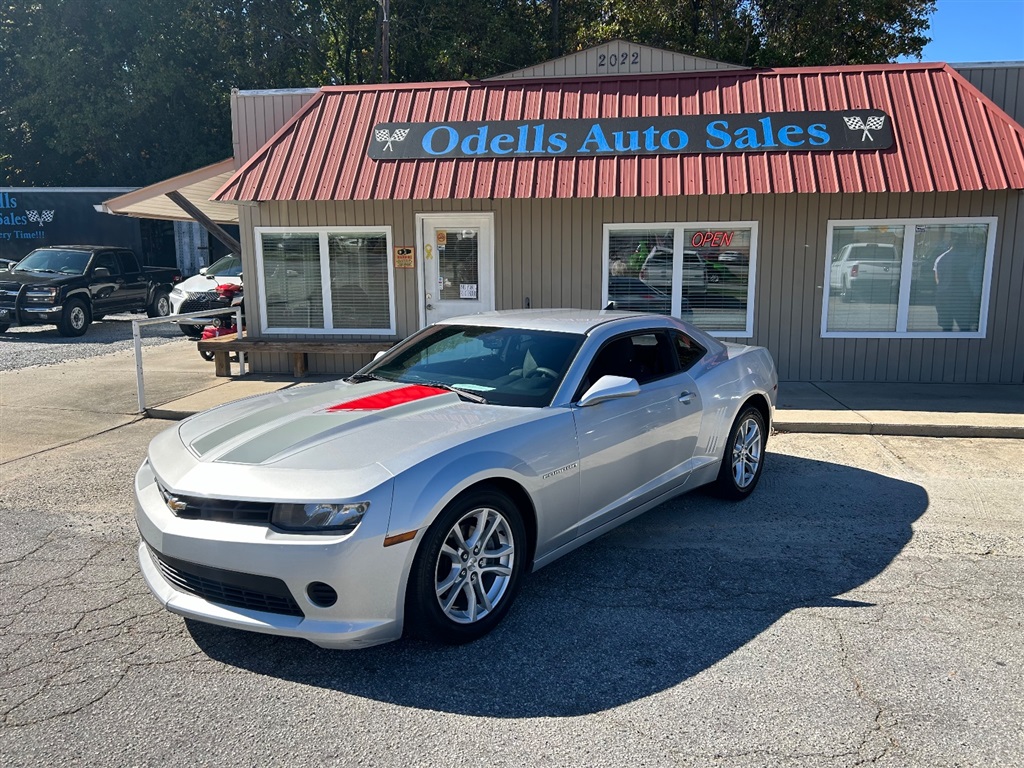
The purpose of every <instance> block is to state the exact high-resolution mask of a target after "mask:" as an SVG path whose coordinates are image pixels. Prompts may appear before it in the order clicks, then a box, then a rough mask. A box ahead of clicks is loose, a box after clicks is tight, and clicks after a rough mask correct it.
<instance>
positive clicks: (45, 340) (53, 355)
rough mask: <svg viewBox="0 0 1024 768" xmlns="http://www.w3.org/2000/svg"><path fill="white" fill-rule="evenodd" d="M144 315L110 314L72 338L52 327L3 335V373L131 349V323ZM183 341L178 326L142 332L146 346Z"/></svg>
mask: <svg viewBox="0 0 1024 768" xmlns="http://www.w3.org/2000/svg"><path fill="white" fill-rule="evenodd" d="M142 317H145V315H144V314H143V315H134V314H120V315H108V316H106V317H105V318H103V320H100V321H98V322H94V323H93V324H92V325H90V326H89V329H88V330H87V331H86V332H85V335H84V336H79V337H78V338H73V339H69V338H66V337H64V336H61V335H60V334H59V333H57V329H56V328H55V327H54V326H52V325H21V326H15V327H13V328H9V329H8V330H7V332H6V333H2V334H0V371H13V370H17V369H18V368H29V367H31V366H33V365H55V364H57V363H62V362H64V361H66V360H78V359H81V358H85V357H96V356H98V355H108V354H110V353H111V352H118V351H120V350H122V349H131V348H132V346H133V341H132V320H133V319H137V318H142ZM182 338H184V336H183V335H182V333H181V331H180V330H178V326H176V325H171V324H169V323H168V324H167V325H163V324H161V325H153V326H148V327H144V328H143V329H142V343H143V344H145V345H146V346H153V345H157V344H166V343H167V342H169V341H178V340H179V339H182Z"/></svg>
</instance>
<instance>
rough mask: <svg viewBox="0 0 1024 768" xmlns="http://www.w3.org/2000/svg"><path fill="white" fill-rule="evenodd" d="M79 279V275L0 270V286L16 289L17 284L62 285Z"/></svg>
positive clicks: (80, 277)
mask: <svg viewBox="0 0 1024 768" xmlns="http://www.w3.org/2000/svg"><path fill="white" fill-rule="evenodd" d="M81 279H82V276H81V275H55V274H51V273H49V272H28V271H25V272H0V287H4V288H8V289H10V288H12V287H13V288H15V289H17V286H18V285H63V284H64V283H73V282H75V281H76V280H81ZM5 283H10V284H11V285H4V284H5Z"/></svg>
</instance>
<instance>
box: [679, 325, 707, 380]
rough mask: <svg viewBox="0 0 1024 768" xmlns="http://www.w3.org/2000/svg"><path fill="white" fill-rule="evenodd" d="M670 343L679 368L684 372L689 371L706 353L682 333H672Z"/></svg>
mask: <svg viewBox="0 0 1024 768" xmlns="http://www.w3.org/2000/svg"><path fill="white" fill-rule="evenodd" d="M672 341H673V346H674V347H675V353H676V357H677V358H678V360H679V367H680V368H681V369H682V370H684V371H688V370H690V368H692V367H693V365H694V363H696V362H697V361H698V360H700V359H701V358H702V357H704V355H705V354H706V353H707V350H706V349H704V347H702V346H701V345H700V344H698V343H697V342H696V341H694V340H693V339H691V338H690V337H689V336H687V335H686V334H684V333H673V334H672Z"/></svg>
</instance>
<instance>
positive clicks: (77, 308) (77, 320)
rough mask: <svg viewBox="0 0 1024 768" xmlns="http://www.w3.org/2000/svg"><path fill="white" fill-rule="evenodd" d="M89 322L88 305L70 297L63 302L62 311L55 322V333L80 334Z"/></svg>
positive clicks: (90, 319) (65, 334)
mask: <svg viewBox="0 0 1024 768" xmlns="http://www.w3.org/2000/svg"><path fill="white" fill-rule="evenodd" d="M91 322H92V318H91V317H90V316H89V306H88V305H87V304H86V303H85V302H84V301H82V300H81V299H71V300H69V301H68V302H67V303H65V304H64V312H63V313H62V314H61V316H60V322H58V323H57V333H59V334H60V335H61V336H81V335H82V334H83V333H85V331H86V329H88V327H89V323H91Z"/></svg>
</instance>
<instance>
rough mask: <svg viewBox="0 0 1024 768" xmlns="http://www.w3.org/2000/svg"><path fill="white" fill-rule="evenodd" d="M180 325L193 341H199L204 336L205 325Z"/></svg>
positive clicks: (182, 330)
mask: <svg viewBox="0 0 1024 768" xmlns="http://www.w3.org/2000/svg"><path fill="white" fill-rule="evenodd" d="M178 327H179V328H180V329H181V332H182V333H184V334H185V335H186V336H188V337H189V338H190V339H192V341H199V340H200V339H201V338H203V328H204V327H205V326H202V325H179V326H178Z"/></svg>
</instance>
